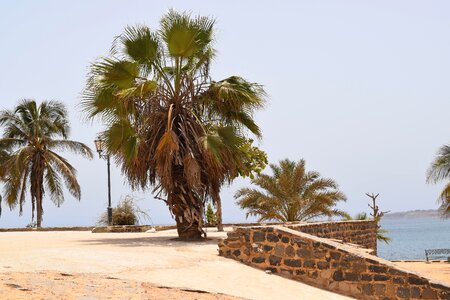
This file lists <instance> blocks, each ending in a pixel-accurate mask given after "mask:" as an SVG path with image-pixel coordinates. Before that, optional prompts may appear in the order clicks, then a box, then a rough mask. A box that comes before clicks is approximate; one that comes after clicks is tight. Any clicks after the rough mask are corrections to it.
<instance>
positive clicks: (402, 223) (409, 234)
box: [378, 218, 450, 260]
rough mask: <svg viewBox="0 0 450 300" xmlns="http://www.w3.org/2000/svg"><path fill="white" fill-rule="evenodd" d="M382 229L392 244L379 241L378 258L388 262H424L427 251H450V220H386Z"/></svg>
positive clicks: (382, 224) (382, 222) (383, 221)
mask: <svg viewBox="0 0 450 300" xmlns="http://www.w3.org/2000/svg"><path fill="white" fill-rule="evenodd" d="M381 227H382V228H383V229H386V230H387V231H388V233H387V234H386V235H387V236H388V237H390V238H391V242H389V244H386V243H384V242H382V241H378V256H380V257H382V258H385V259H388V260H424V259H425V249H437V248H449V249H450V219H447V220H444V219H440V218H405V219H403V218H402V219H384V220H381Z"/></svg>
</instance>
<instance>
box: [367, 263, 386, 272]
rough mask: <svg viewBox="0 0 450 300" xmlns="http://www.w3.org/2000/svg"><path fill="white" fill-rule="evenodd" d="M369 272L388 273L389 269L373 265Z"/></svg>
mask: <svg viewBox="0 0 450 300" xmlns="http://www.w3.org/2000/svg"><path fill="white" fill-rule="evenodd" d="M369 270H370V271H371V272H374V273H386V271H387V267H384V266H377V265H372V266H369Z"/></svg>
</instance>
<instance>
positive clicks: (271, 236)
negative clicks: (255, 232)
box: [267, 233, 280, 243]
mask: <svg viewBox="0 0 450 300" xmlns="http://www.w3.org/2000/svg"><path fill="white" fill-rule="evenodd" d="M279 240H280V239H279V238H278V236H277V235H276V234H273V233H270V234H268V235H267V241H269V242H272V243H276V242H278V241H279Z"/></svg>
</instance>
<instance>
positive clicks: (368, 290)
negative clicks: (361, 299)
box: [362, 284, 373, 296]
mask: <svg viewBox="0 0 450 300" xmlns="http://www.w3.org/2000/svg"><path fill="white" fill-rule="evenodd" d="M362 292H363V294H364V295H366V296H372V295H373V285H371V284H364V285H363V287H362Z"/></svg>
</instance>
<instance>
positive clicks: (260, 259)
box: [252, 256, 266, 264]
mask: <svg viewBox="0 0 450 300" xmlns="http://www.w3.org/2000/svg"><path fill="white" fill-rule="evenodd" d="M252 262H254V263H255V264H262V263H264V262H266V258H265V257H264V256H256V257H253V258H252Z"/></svg>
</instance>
